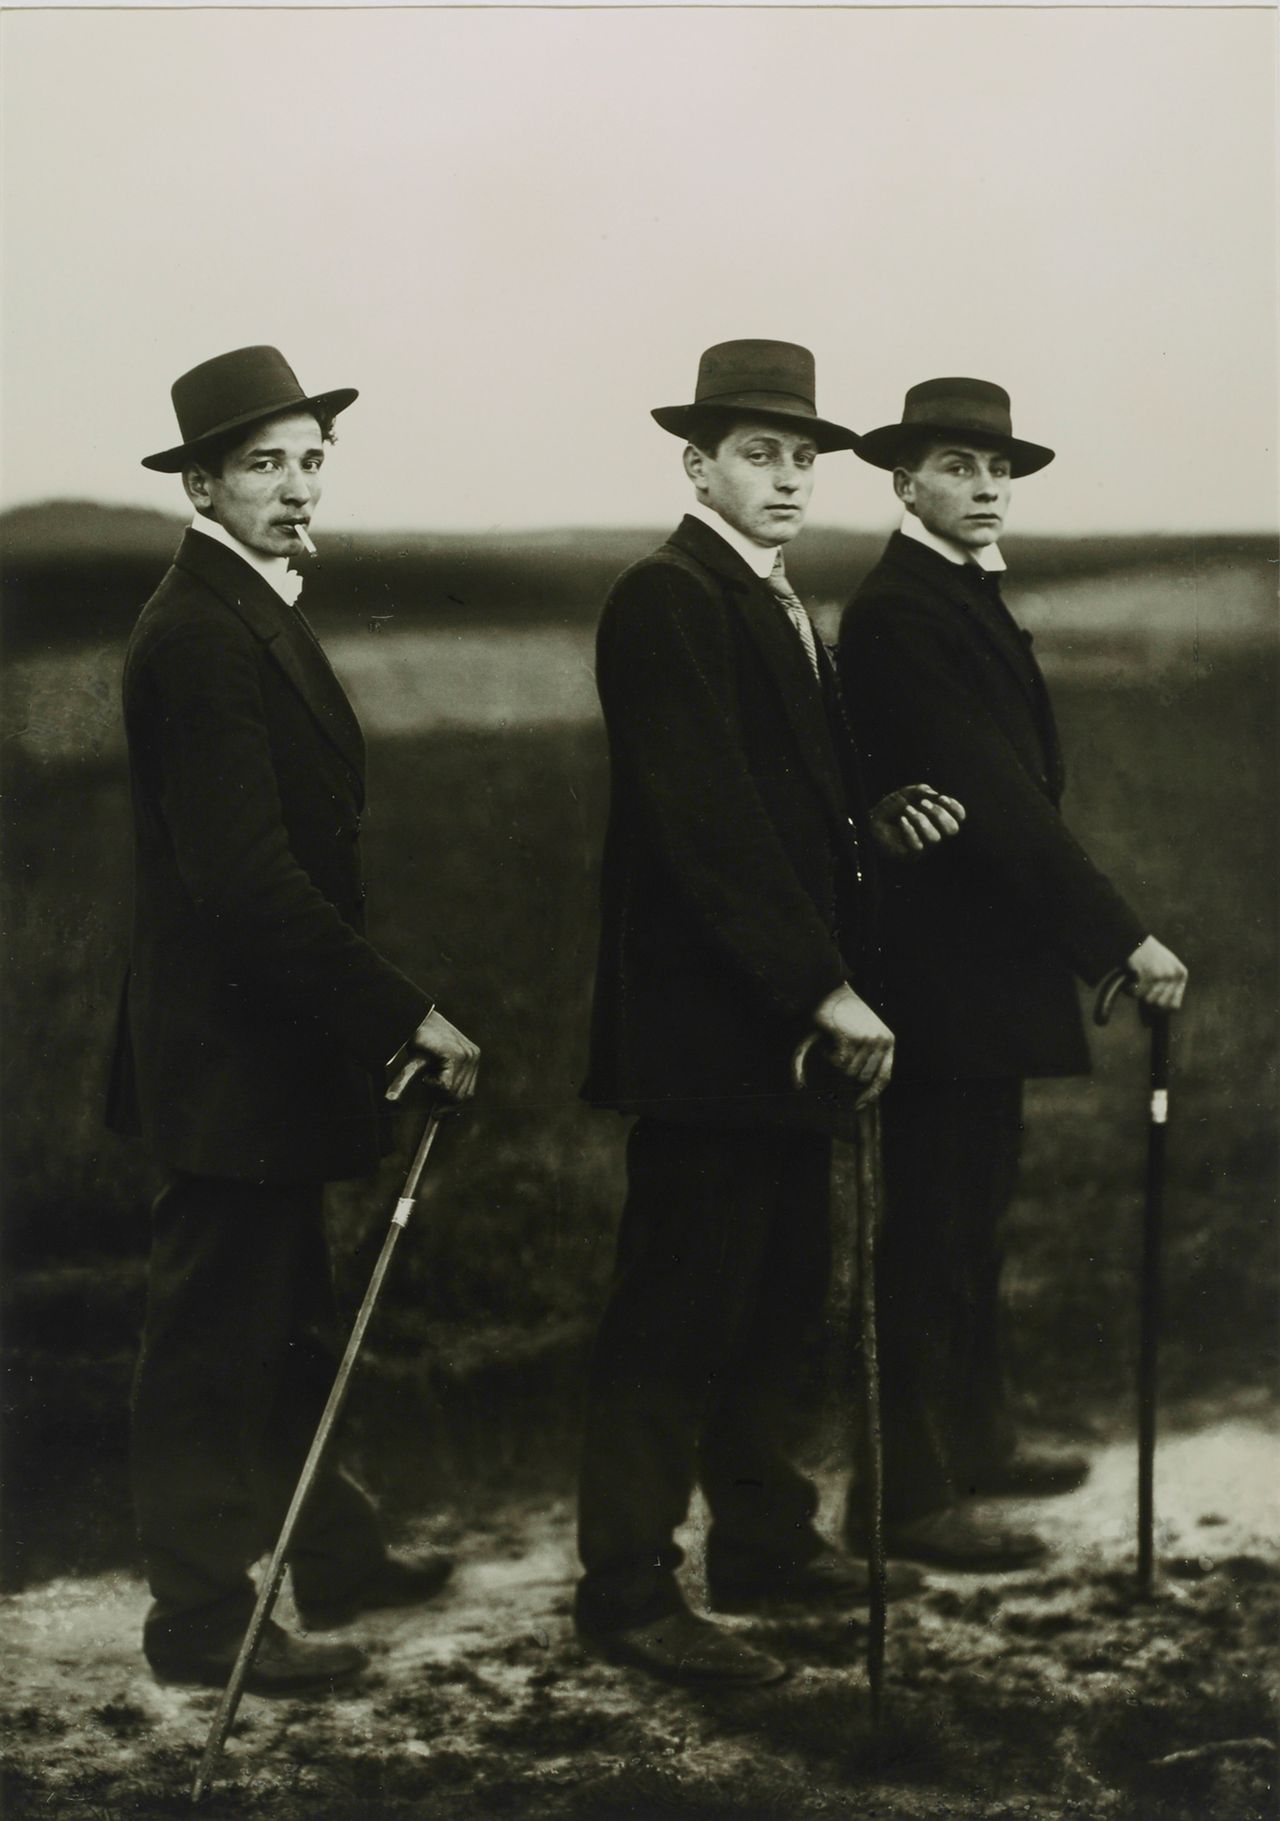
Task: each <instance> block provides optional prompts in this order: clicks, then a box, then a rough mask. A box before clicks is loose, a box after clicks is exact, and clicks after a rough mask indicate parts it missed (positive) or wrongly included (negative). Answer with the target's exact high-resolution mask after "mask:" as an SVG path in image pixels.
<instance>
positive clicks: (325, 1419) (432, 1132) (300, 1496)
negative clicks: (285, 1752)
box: [191, 1087, 445, 1803]
mask: <svg viewBox="0 0 1280 1821" xmlns="http://www.w3.org/2000/svg"><path fill="white" fill-rule="evenodd" d="M394 1091H395V1090H394V1087H393V1093H394ZM444 1111H445V1107H444V1103H443V1102H441V1101H439V1100H437V1101H436V1103H435V1104H434V1105H433V1106H432V1108H431V1111H430V1112H429V1113H428V1115H427V1119H426V1123H425V1125H424V1126H423V1128H422V1136H421V1138H420V1139H419V1140H418V1149H417V1151H416V1152H415V1154H414V1159H413V1162H412V1164H411V1165H410V1166H409V1174H408V1176H407V1177H406V1178H405V1183H404V1187H403V1189H402V1190H401V1191H400V1197H399V1199H398V1201H397V1202H396V1205H395V1212H394V1213H393V1214H392V1216H391V1225H390V1227H389V1228H388V1229H387V1237H386V1239H385V1240H384V1241H383V1243H382V1251H381V1252H380V1254H379V1255H378V1262H377V1264H376V1265H375V1266H374V1268H373V1276H372V1277H371V1278H370V1279H369V1287H368V1289H367V1290H366V1291H365V1293H364V1301H363V1302H362V1303H361V1305H360V1310H359V1313H358V1314H357V1316H356V1319H355V1326H354V1327H353V1328H352V1330H351V1338H350V1339H349V1340H348V1342H347V1349H346V1352H345V1353H344V1354H343V1356H342V1363H341V1365H340V1366H339V1367H338V1374H337V1377H336V1378H335V1379H334V1381H333V1389H332V1390H331V1391H330V1393H329V1401H328V1403H327V1404H326V1405H325V1407H324V1414H323V1415H322V1416H321V1418H320V1424H319V1427H318V1428H317V1430H316V1433H315V1438H314V1440H313V1441H312V1443H311V1448H310V1451H309V1453H308V1455H307V1458H306V1461H305V1463H304V1464H303V1468H302V1473H301V1475H300V1476H299V1479H298V1484H297V1486H296V1487H295V1489H294V1494H293V1498H292V1499H291V1500H290V1503H289V1509H288V1511H287V1512H286V1513H285V1520H284V1527H283V1529H282V1530H281V1532H280V1537H279V1540H278V1542H277V1543H276V1546H275V1549H274V1550H273V1551H272V1555H271V1560H270V1561H269V1562H268V1564H267V1570H266V1573H265V1574H264V1575H263V1577H262V1584H261V1586H260V1587H259V1589H258V1601H257V1604H256V1606H255V1607H254V1609H253V1617H252V1618H251V1619H250V1620H249V1628H248V1630H247V1631H246V1632H245V1634H244V1638H243V1640H242V1641H241V1645H240V1654H239V1655H238V1656H237V1658H236V1660H235V1664H234V1666H233V1668H232V1671H231V1679H230V1680H229V1681H228V1683H227V1686H226V1687H225V1689H224V1690H223V1691H222V1698H221V1700H220V1701H219V1702H218V1708H217V1712H216V1713H215V1714H214V1716H213V1722H212V1724H211V1726H210V1728H209V1737H208V1739H207V1740H206V1741H205V1748H204V1756H203V1757H202V1758H201V1760H200V1768H199V1769H198V1770H197V1772H196V1775H195V1781H194V1782H193V1783H192V1785H191V1800H192V1802H193V1803H196V1802H199V1800H200V1798H201V1796H202V1795H203V1794H204V1792H205V1790H206V1789H207V1788H208V1786H209V1779H210V1777H211V1776H212V1774H213V1769H214V1766H215V1765H216V1764H217V1762H218V1756H219V1754H220V1752H221V1751H222V1747H223V1745H224V1744H225V1743H226V1737H227V1734H228V1733H229V1732H230V1730H231V1723H232V1721H233V1720H234V1719H235V1717H236V1709H237V1708H238V1707H239V1705H240V1696H241V1694H242V1693H243V1691H244V1679H245V1676H246V1675H247V1674H248V1671H249V1665H250V1664H251V1663H252V1662H253V1657H254V1652H255V1651H256V1650H257V1648H258V1641H259V1639H260V1638H261V1636H262V1631H263V1627H264V1626H265V1625H266V1622H267V1620H268V1619H269V1618H270V1617H271V1609H272V1607H273V1606H274V1605H275V1601H276V1595H277V1594H278V1593H279V1591H280V1583H281V1581H282V1580H283V1579H284V1571H285V1561H286V1557H287V1556H288V1553H289V1545H290V1543H291V1542H292V1541H293V1533H294V1530H295V1529H296V1528H297V1523H298V1519H299V1518H300V1517H301V1515H302V1508H303V1506H304V1505H305V1504H306V1502H307V1495H308V1494H309V1493H310V1491H311V1488H312V1486H313V1485H314V1483H315V1478H316V1474H317V1473H318V1471H319V1468H320V1461H321V1457H322V1456H323V1454H324V1451H325V1447H326V1445H327V1443H328V1440H329V1436H330V1434H331V1433H332V1431H333V1427H334V1424H335V1423H336V1422H337V1420H338V1417H339V1415H340V1414H341V1411H342V1405H343V1402H344V1400H345V1398H346V1395H347V1383H348V1381H349V1379H350V1377H351V1373H352V1370H353V1368H354V1366H355V1363H356V1358H357V1356H358V1354H359V1352H360V1347H361V1343H362V1342H363V1340H364V1333H365V1329H366V1328H367V1327H368V1326H369V1318H370V1317H371V1316H372V1314H373V1310H374V1305H375V1304H376V1303H377V1300H378V1296H379V1293H380V1292H381V1289H382V1280H383V1278H384V1277H385V1276H386V1274H387V1267H388V1266H389V1265H390V1263H391V1255H392V1253H393V1252H394V1251H395V1249H396V1243H397V1241H398V1240H399V1238H400V1235H401V1233H402V1232H403V1231H404V1229H405V1228H406V1227H407V1226H408V1224H409V1218H410V1216H411V1215H412V1213H413V1209H414V1204H415V1202H416V1200H417V1196H418V1184H419V1183H420V1182H421V1180H422V1173H423V1171H424V1170H425V1169H426V1167H427V1159H428V1157H429V1156H430V1155H431V1147H432V1145H433V1144H434V1143H435V1140H436V1133H437V1131H438V1130H439V1127H440V1120H441V1118H442V1116H443V1114H444Z"/></svg>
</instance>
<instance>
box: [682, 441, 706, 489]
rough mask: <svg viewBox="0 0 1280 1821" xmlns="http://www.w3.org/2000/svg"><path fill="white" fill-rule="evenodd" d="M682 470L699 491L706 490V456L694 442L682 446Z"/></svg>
mask: <svg viewBox="0 0 1280 1821" xmlns="http://www.w3.org/2000/svg"><path fill="white" fill-rule="evenodd" d="M684 471H685V473H686V474H687V475H688V476H689V479H690V480H691V481H692V482H693V484H694V486H695V487H696V488H697V489H698V492H699V493H705V492H706V490H707V458H706V456H705V454H704V453H703V451H702V450H701V449H699V448H698V446H697V445H696V443H686V444H685V446H684Z"/></svg>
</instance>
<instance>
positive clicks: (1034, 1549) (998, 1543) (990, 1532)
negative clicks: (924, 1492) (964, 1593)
mask: <svg viewBox="0 0 1280 1821" xmlns="http://www.w3.org/2000/svg"><path fill="white" fill-rule="evenodd" d="M884 1541H885V1548H886V1550H887V1551H888V1553H889V1554H890V1555H893V1556H902V1557H905V1558H906V1560H907V1561H910V1562H927V1563H928V1564H929V1565H930V1567H933V1568H957V1569H960V1570H975V1571H979V1572H981V1571H986V1572H987V1573H995V1574H1002V1573H1005V1572H1007V1571H1008V1570H1010V1569H1015V1568H1027V1567H1030V1565H1031V1564H1032V1563H1033V1562H1038V1561H1041V1560H1042V1559H1043V1557H1044V1556H1045V1555H1046V1554H1047V1553H1048V1551H1047V1549H1046V1546H1045V1544H1044V1542H1043V1540H1042V1539H1041V1538H1040V1537H1038V1536H1036V1534H1035V1532H1034V1531H1031V1530H1008V1529H1006V1528H1005V1527H1004V1526H1003V1525H1001V1524H996V1523H993V1522H991V1520H990V1519H988V1518H985V1517H982V1516H980V1515H979V1514H978V1513H977V1512H976V1511H971V1510H969V1509H967V1508H966V1507H965V1506H963V1505H947V1506H944V1507H943V1509H942V1510H941V1511H930V1512H927V1513H926V1514H925V1516H924V1517H918V1518H911V1519H909V1520H907V1521H906V1522H905V1523H895V1524H886V1525H885V1532H884Z"/></svg>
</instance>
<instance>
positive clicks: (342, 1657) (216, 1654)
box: [148, 1619, 368, 1695]
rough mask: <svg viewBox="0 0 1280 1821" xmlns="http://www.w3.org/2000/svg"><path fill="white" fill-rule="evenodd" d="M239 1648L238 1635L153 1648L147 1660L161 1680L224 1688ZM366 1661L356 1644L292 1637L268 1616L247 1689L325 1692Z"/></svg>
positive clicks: (250, 1691)
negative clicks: (203, 1644) (195, 1646)
mask: <svg viewBox="0 0 1280 1821" xmlns="http://www.w3.org/2000/svg"><path fill="white" fill-rule="evenodd" d="M239 1653H240V1640H239V1638H236V1639H234V1640H233V1641H232V1642H231V1643H229V1644H225V1645H220V1646H217V1647H207V1648H205V1649H204V1650H200V1651H194V1650H188V1651H175V1650H169V1649H166V1650H165V1651H163V1652H160V1651H155V1652H152V1653H151V1654H150V1656H149V1658H148V1661H149V1662H150V1664H151V1668H152V1671H153V1673H154V1675H155V1678H156V1681H157V1682H178V1683H186V1684H189V1685H191V1686H193V1687H197V1688H225V1687H226V1685H227V1683H228V1682H229V1681H230V1679H231V1671H232V1668H233V1667H234V1665H235V1660H236V1657H237V1656H238V1655H239ZM367 1660H368V1659H367V1658H366V1657H365V1654H364V1652H363V1651H362V1650H358V1649H357V1648H356V1646H355V1645H354V1644H308V1643H306V1642H305V1640H303V1639H302V1638H293V1637H290V1636H289V1633H288V1632H287V1631H285V1630H284V1629H283V1628H282V1627H281V1626H279V1625H277V1624H276V1623H275V1621H274V1620H272V1619H268V1620H267V1623H266V1625H265V1626H264V1627H263V1630H262V1636H261V1638H260V1639H259V1640H258V1648H257V1650H256V1651H255V1652H254V1658H253V1662H252V1663H251V1664H250V1665H249V1669H248V1672H247V1673H246V1675H245V1679H244V1686H245V1691H246V1693H248V1694H251V1695H308V1694H312V1695H321V1694H324V1693H325V1692H326V1690H328V1689H330V1688H332V1687H333V1686H334V1684H335V1683H338V1682H348V1681H350V1680H351V1678H352V1676H357V1675H359V1673H360V1671H361V1670H362V1669H363V1668H364V1666H365V1663H366V1662H367Z"/></svg>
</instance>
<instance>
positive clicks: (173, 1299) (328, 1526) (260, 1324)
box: [132, 1175, 383, 1653]
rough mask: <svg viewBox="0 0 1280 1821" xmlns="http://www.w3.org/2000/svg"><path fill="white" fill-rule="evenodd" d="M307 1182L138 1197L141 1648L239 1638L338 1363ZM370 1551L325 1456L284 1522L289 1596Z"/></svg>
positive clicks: (361, 1509)
mask: <svg viewBox="0 0 1280 1821" xmlns="http://www.w3.org/2000/svg"><path fill="white" fill-rule="evenodd" d="M322 1199H323V1186H322V1185H321V1184H318V1183H306V1184H294V1185H289V1186H287V1187H283V1188H281V1187H272V1186H268V1185H265V1184H254V1183H243V1182H229V1181H228V1182H224V1181H217V1180H212V1179H209V1178H205V1177H198V1176H185V1175H179V1176H175V1177H174V1178H173V1180H172V1181H171V1182H170V1184H169V1185H168V1187H167V1188H166V1189H165V1190H164V1192H163V1193H162V1194H161V1195H160V1197H159V1199H158V1200H157V1202H156V1204H155V1207H154V1209H153V1211H152V1240H151V1257H150V1263H149V1267H148V1280H147V1314H146V1324H145V1327H144V1329H143V1336H142V1348H141V1352H140V1354H139V1357H138V1366H137V1372H136V1375H135V1379H134V1389H133V1441H132V1472H133V1492H134V1503H135V1509H136V1513H137V1521H138V1532H139V1538H140V1540H141V1544H142V1554H143V1561H144V1563H145V1567H146V1573H147V1579H148V1581H149V1583H150V1586H151V1592H152V1596H153V1599H154V1604H153V1606H152V1608H151V1611H150V1612H149V1614H148V1615H147V1621H146V1626H145V1631H144V1646H145V1648H146V1649H147V1650H148V1652H149V1653H155V1652H161V1653H163V1652H164V1651H165V1650H171V1651H172V1650H183V1649H188V1648H191V1649H199V1648H200V1647H201V1646H203V1645H211V1646H217V1645H220V1644H223V1643H225V1642H227V1641H228V1640H230V1639H231V1638H235V1637H238V1636H239V1635H240V1634H241V1633H242V1632H243V1630H244V1627H245V1625H246V1624H247V1622H248V1618H249V1614H250V1612H251V1611H252V1609H253V1602H254V1598H255V1593H254V1587H253V1583H252V1581H251V1580H250V1578H249V1575H248V1572H247V1571H248V1569H249V1567H250V1566H251V1564H252V1563H253V1562H255V1561H256V1560H257V1558H258V1557H259V1556H260V1555H262V1554H263V1553H264V1551H267V1550H269V1549H270V1548H272V1547H273V1546H274V1544H275V1541H276V1538H277V1536H278V1534H279V1531H280V1527H281V1524H282V1522H283V1519H284V1514H285V1510H286V1507H287V1505H288V1502H289V1499H290V1497H291V1496H292V1492H293V1488H294V1485H295V1484H296V1482H297V1478H298V1474H299V1472H300V1471H301V1468H302V1463H303V1460H304V1459H305V1456H306V1452H307V1449H308V1448H309V1446H310V1444H311V1439H312V1436H313V1435H314V1433H315V1428H316V1424H317V1422H318V1421H319V1417H320V1413H321V1410H322V1409H323V1407H324V1402H325V1399H326V1398H327V1396H328V1393H329V1389H330V1386H331V1385H332V1383H333V1378H334V1373H335V1371H336V1368H337V1360H338V1348H337V1346H336V1335H335V1328H336V1321H335V1311H334V1303H333V1288H332V1281H331V1276H330V1266H329V1253H328V1246H327V1243H326V1240H325V1234H324V1225H323V1214H322ZM382 1555H383V1546H382V1540H381V1536H380V1532H379V1528H378V1523H377V1519H376V1516H375V1514H374V1510H373V1506H372V1505H371V1503H370V1501H369V1499H368V1498H367V1497H366V1495H365V1493H364V1492H363V1491H362V1490H361V1489H360V1488H359V1487H358V1486H357V1485H356V1483H355V1481H354V1480H352V1479H350V1478H349V1477H348V1476H347V1475H346V1474H345V1473H344V1472H343V1471H342V1470H341V1469H340V1468H339V1467H338V1466H336V1465H335V1464H334V1463H333V1462H332V1460H330V1461H329V1462H328V1464H326V1465H325V1466H324V1467H322V1469H321V1472H320V1475H319V1478H318V1479H317V1481H316V1485H315V1488H314V1491H313V1492H312V1494H311V1497H310V1500H309V1501H308V1504H307V1506H306V1508H305V1510H304V1512H303V1515H302V1518H301V1520H300V1522H299V1525H298V1529H297V1532H296V1537H295V1541H294V1545H293V1550H292V1553H291V1559H290V1568H291V1571H292V1573H293V1578H294V1586H295V1589H296V1590H297V1591H298V1593H299V1594H300V1595H302V1596H303V1597H304V1598H305V1597H306V1594H307V1592H308V1591H310V1592H312V1593H317V1594H318V1593H320V1592H322V1591H323V1592H326V1593H327V1592H328V1591H330V1590H333V1591H334V1592H340V1591H342V1590H344V1589H345V1588H348V1587H350V1586H352V1585H353V1584H354V1583H355V1582H357V1581H358V1580H359V1579H360V1578H361V1577H362V1576H363V1575H365V1574H367V1573H368V1572H369V1570H370V1569H371V1568H372V1567H373V1566H375V1565H376V1564H377V1563H378V1562H379V1561H380V1560H381V1559H382Z"/></svg>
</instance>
